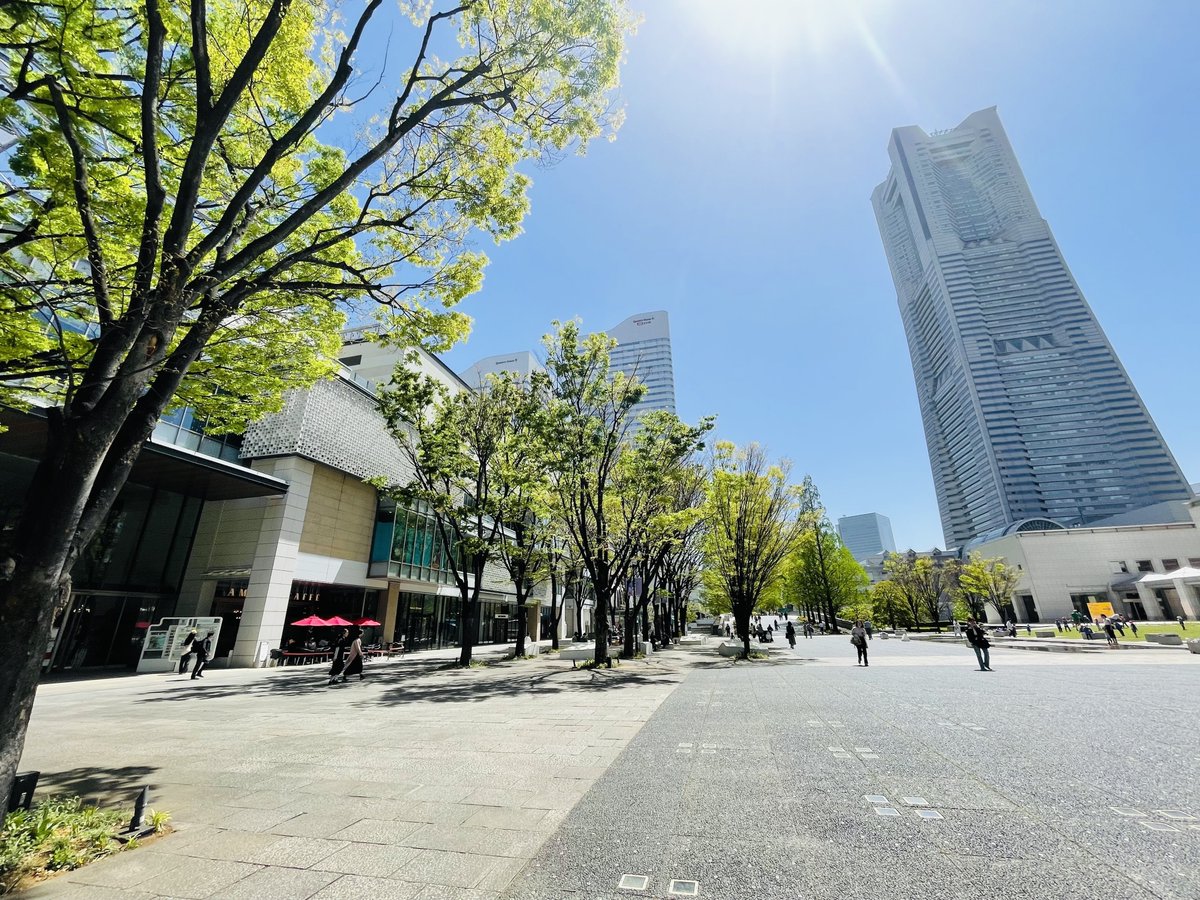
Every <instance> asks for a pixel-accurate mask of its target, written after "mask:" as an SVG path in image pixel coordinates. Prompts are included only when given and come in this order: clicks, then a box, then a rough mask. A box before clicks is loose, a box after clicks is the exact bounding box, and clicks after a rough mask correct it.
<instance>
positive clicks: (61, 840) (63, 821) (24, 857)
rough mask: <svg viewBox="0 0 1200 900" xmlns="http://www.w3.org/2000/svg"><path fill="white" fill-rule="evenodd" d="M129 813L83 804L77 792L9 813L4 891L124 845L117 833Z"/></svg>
mask: <svg viewBox="0 0 1200 900" xmlns="http://www.w3.org/2000/svg"><path fill="white" fill-rule="evenodd" d="M124 818H125V817H124V816H123V815H122V814H121V813H120V812H116V811H113V810H101V809H99V808H97V807H95V806H84V805H83V801H81V800H80V799H79V798H78V797H49V798H47V799H45V800H43V801H42V802H41V803H38V804H37V805H36V806H34V807H33V809H31V810H23V809H19V810H17V811H16V812H11V813H9V814H8V816H7V817H5V819H4V828H3V830H0V894H3V893H7V892H9V891H11V890H13V889H15V888H16V887H17V885H18V884H19V882H21V881H22V879H27V878H37V877H38V876H39V875H41V874H43V873H46V872H62V871H67V870H69V869H77V868H79V867H80V866H83V865H86V864H87V863H89V862H92V861H94V860H97V859H101V858H103V857H105V856H108V855H110V854H112V853H116V852H117V851H119V850H121V849H122V846H121V844H120V843H119V842H118V841H117V840H116V839H115V838H114V837H113V835H114V834H115V833H116V832H117V830H118V829H120V827H121V825H122V823H123V822H124ZM164 824H165V823H164Z"/></svg>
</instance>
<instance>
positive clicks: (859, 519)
mask: <svg viewBox="0 0 1200 900" xmlns="http://www.w3.org/2000/svg"><path fill="white" fill-rule="evenodd" d="M837 527H838V535H839V536H840V537H841V539H842V543H843V544H845V545H846V548H847V549H848V550H849V551H850V553H851V554H852V555H853V556H854V558H855V559H857V560H858V561H859V562H862V561H863V560H864V559H866V558H867V557H868V556H870V555H871V554H873V553H894V552H895V550H896V541H895V539H893V538H892V522H891V520H890V519H889V518H888V517H887V516H881V515H880V514H879V513H863V514H862V515H861V516H842V517H841V518H840V519H838V523H837Z"/></svg>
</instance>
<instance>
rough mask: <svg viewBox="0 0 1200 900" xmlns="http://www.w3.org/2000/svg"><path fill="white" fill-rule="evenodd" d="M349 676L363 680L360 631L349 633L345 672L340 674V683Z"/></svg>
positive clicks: (355, 630)
mask: <svg viewBox="0 0 1200 900" xmlns="http://www.w3.org/2000/svg"><path fill="white" fill-rule="evenodd" d="M350 675H357V676H358V680H359V681H362V680H363V645H362V629H361V628H357V627H356V628H355V629H354V630H353V631H351V632H350V649H349V650H347V651H346V670H345V671H344V672H342V681H345V680H346V678H347V677H349V676H350Z"/></svg>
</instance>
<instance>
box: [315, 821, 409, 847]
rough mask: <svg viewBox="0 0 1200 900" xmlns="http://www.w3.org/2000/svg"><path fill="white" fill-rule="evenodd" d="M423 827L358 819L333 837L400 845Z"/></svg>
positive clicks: (343, 839) (341, 839) (342, 839)
mask: <svg viewBox="0 0 1200 900" xmlns="http://www.w3.org/2000/svg"><path fill="white" fill-rule="evenodd" d="M422 827H425V826H422V825H421V824H420V823H418V822H385V821H382V820H380V819H359V820H358V821H357V822H355V823H354V824H353V825H349V826H347V827H346V828H343V829H342V830H341V831H338V832H336V833H335V834H334V835H333V837H334V838H337V839H338V840H340V841H357V842H367V843H372V844H402V843H406V842H405V838H407V837H408V836H409V835H410V834H412V833H413V832H414V831H417V830H418V829H420V828H422Z"/></svg>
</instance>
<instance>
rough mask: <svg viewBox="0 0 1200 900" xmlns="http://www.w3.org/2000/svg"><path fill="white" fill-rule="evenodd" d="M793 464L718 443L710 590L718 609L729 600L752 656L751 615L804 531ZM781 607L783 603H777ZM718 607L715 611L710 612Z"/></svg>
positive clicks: (712, 485) (710, 517) (711, 503)
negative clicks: (791, 475) (790, 476)
mask: <svg viewBox="0 0 1200 900" xmlns="http://www.w3.org/2000/svg"><path fill="white" fill-rule="evenodd" d="M788 471H789V465H788V463H787V462H781V463H777V464H774V465H772V464H771V463H769V462H768V460H767V454H766V451H765V450H764V449H763V448H762V447H761V446H759V445H758V444H750V445H748V446H746V447H743V448H738V447H735V446H734V445H733V444H730V443H726V442H721V443H718V444H717V446H716V448H715V451H714V454H713V464H712V474H711V476H710V479H709V487H708V498H707V501H706V503H705V531H704V551H705V553H704V555H705V568H706V570H707V571H706V581H705V583H706V585H709V586H710V591H709V594H710V596H711V597H712V600H713V603H714V606H716V605H719V603H720V598H724V600H725V601H727V602H728V604H729V609H730V611H731V612H732V613H733V619H734V622H735V624H736V625H737V633H738V635H739V636H740V637H741V638H742V646H743V650H742V653H743V656H745V657H746V658H749V656H750V616H751V614H752V613H753V611H754V609H755V607H756V606H757V605H758V604H759V602H760V601H761V600H763V599H764V597H765V596H766V594H767V590H768V588H770V587H771V586H772V585H773V584H774V583H775V582H776V580H777V579H778V578H779V577H780V575H781V569H782V566H783V563H784V560H785V559H786V558H787V556H788V554H789V553H790V552H791V551H792V550H793V549H794V547H795V546H796V542H797V541H798V540H799V538H800V534H801V532H802V530H803V527H804V525H803V522H802V520H801V518H800V516H799V501H800V496H799V493H800V492H799V491H798V489H797V488H796V487H794V486H793V485H790V484H788ZM775 602H777V600H776V601H775ZM710 608H712V607H710Z"/></svg>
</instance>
